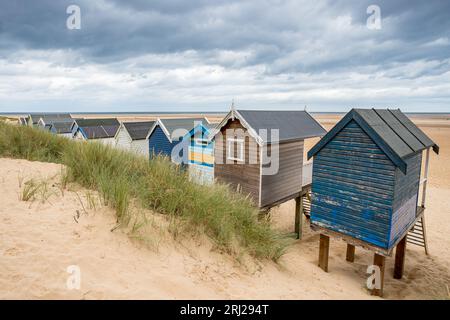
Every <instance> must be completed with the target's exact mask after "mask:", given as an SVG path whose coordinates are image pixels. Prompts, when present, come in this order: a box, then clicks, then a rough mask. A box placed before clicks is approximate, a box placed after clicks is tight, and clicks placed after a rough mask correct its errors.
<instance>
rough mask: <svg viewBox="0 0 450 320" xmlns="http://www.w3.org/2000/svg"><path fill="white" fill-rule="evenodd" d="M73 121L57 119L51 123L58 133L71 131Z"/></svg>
mask: <svg viewBox="0 0 450 320" xmlns="http://www.w3.org/2000/svg"><path fill="white" fill-rule="evenodd" d="M72 123H73V121H55V122H53V123H52V124H51V126H52V128H54V129H55V131H56V133H70V132H71V128H72Z"/></svg>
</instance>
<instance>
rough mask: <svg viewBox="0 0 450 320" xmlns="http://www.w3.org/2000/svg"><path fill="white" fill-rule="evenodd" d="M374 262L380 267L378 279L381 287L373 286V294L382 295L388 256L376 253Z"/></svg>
mask: <svg viewBox="0 0 450 320" xmlns="http://www.w3.org/2000/svg"><path fill="white" fill-rule="evenodd" d="M373 264H374V265H375V266H378V267H379V268H380V279H378V280H379V288H377V287H375V288H373V289H372V295H373V296H379V297H382V296H383V288H384V269H385V266H386V257H385V256H382V255H379V254H377V253H375V254H374V256H373Z"/></svg>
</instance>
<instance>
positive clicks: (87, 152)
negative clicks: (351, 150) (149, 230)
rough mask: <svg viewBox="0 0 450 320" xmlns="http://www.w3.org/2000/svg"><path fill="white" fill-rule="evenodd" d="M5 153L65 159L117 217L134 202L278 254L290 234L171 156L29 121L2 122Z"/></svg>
mask: <svg viewBox="0 0 450 320" xmlns="http://www.w3.org/2000/svg"><path fill="white" fill-rule="evenodd" d="M0 155H1V156H3V157H12V158H23V159H27V160H36V161H45V162H54V163H61V164H64V165H65V166H66V168H67V174H68V179H69V181H73V182H76V183H79V184H80V185H82V186H84V187H86V188H89V189H94V190H97V191H98V192H99V193H100V195H101V196H102V198H103V200H104V202H105V203H107V204H108V205H109V206H111V207H113V208H114V209H115V210H116V214H117V220H118V221H119V222H120V223H123V224H128V223H129V222H130V220H131V217H130V215H132V213H131V210H129V207H130V202H131V201H134V202H136V203H138V204H139V205H140V206H142V207H143V208H147V209H151V210H154V211H155V212H159V213H162V214H167V215H171V216H172V218H173V219H174V220H175V221H177V223H183V224H186V225H187V226H188V227H189V228H188V229H189V230H192V231H193V232H205V233H206V234H207V235H208V236H209V237H210V238H211V239H212V240H213V241H214V242H215V243H216V244H217V246H218V247H219V248H220V249H222V250H224V251H226V252H228V253H230V254H240V253H242V252H247V253H249V254H251V255H253V256H254V257H257V258H267V259H272V260H274V261H276V260H278V259H279V258H280V257H281V256H282V255H283V253H284V252H285V250H286V248H287V246H288V243H289V240H287V239H286V238H285V237H283V236H282V235H281V234H279V233H278V232H276V231H274V230H273V229H271V228H270V225H269V223H268V222H266V221H265V220H258V210H257V209H256V208H255V207H253V206H252V203H251V202H250V200H248V199H246V198H245V197H244V196H243V195H241V194H238V193H235V192H232V191H230V190H229V188H228V187H227V186H225V185H221V184H215V185H213V186H201V185H198V184H195V183H193V182H191V181H190V180H189V179H188V176H187V174H186V173H185V172H184V170H182V168H181V167H180V166H176V165H174V164H173V163H171V162H170V161H168V159H167V158H164V157H156V158H155V159H153V160H151V161H149V160H148V159H146V158H144V157H142V156H139V155H135V154H132V153H128V152H125V151H121V150H118V149H114V148H111V147H108V146H104V145H102V144H99V143H91V142H89V143H85V142H77V141H73V140H68V139H66V138H64V137H59V136H56V135H53V134H51V133H48V132H44V131H42V130H39V129H34V128H30V127H22V126H13V125H8V124H5V123H1V122H0Z"/></svg>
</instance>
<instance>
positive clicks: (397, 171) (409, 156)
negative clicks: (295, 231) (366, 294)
mask: <svg viewBox="0 0 450 320" xmlns="http://www.w3.org/2000/svg"><path fill="white" fill-rule="evenodd" d="M431 148H432V149H433V150H434V152H436V153H438V152H439V147H438V146H437V145H436V144H435V143H434V142H433V141H432V140H431V139H430V138H429V137H427V136H426V135H425V134H424V133H423V132H422V131H421V130H420V129H419V128H418V127H417V126H416V125H415V124H414V123H413V122H412V121H411V120H410V119H409V118H408V117H407V116H406V115H405V114H403V113H402V112H401V111H400V110H398V109H397V110H390V109H352V110H351V111H350V112H349V113H347V114H346V115H345V116H344V118H343V119H342V120H341V121H339V122H338V123H337V124H336V125H335V126H334V127H333V128H332V129H331V130H330V131H329V132H328V133H327V134H326V135H325V136H324V137H323V138H322V139H321V140H320V141H319V142H318V143H317V144H316V145H315V146H314V147H313V148H312V149H311V150H310V151H309V152H308V158H311V157H314V164H313V174H312V203H311V227H312V228H313V229H314V230H317V231H320V232H321V246H320V250H321V252H320V253H319V265H320V266H321V267H322V268H323V269H324V270H327V269H328V262H327V260H328V252H327V251H328V241H329V236H337V237H339V238H342V239H344V240H345V241H347V243H348V244H349V245H350V246H348V248H347V250H348V251H347V259H348V260H349V259H350V261H352V260H353V255H354V247H355V246H362V247H365V248H367V249H371V250H373V251H374V252H375V253H376V256H377V258H376V259H375V260H377V261H378V263H374V264H380V261H382V264H383V266H384V257H385V256H390V255H391V253H392V250H393V248H394V247H395V246H396V245H398V244H401V245H402V248H403V249H402V250H400V251H403V252H404V245H405V244H406V240H407V237H406V236H407V234H408V232H409V231H410V230H412V229H413V228H414V226H415V224H416V222H417V221H418V220H421V219H422V217H423V213H424V208H425V190H426V189H425V187H424V189H423V194H422V195H421V197H422V201H421V203H419V188H420V184H421V179H420V177H421V169H422V153H423V152H422V151H424V150H427V152H426V164H425V166H426V167H427V166H428V159H429V151H430V149H431ZM425 172H427V170H425ZM425 181H426V179H425ZM422 222H423V221H422ZM422 240H424V242H425V241H426V239H422ZM349 251H350V252H349ZM398 251H399V249H398V248H397V252H398ZM399 261H400V262H399V266H396V268H400V269H401V270H402V268H403V266H402V263H403V262H402V261H404V260H403V259H401V258H400V259H399ZM400 277H401V272H400Z"/></svg>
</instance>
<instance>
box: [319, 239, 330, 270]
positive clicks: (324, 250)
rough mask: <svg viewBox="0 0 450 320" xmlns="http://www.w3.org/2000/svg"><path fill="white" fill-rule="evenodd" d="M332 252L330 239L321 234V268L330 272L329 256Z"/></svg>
mask: <svg viewBox="0 0 450 320" xmlns="http://www.w3.org/2000/svg"><path fill="white" fill-rule="evenodd" d="M329 251H330V237H328V236H326V235H324V234H320V243H319V267H320V268H321V269H322V270H323V271H325V272H328V255H329Z"/></svg>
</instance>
